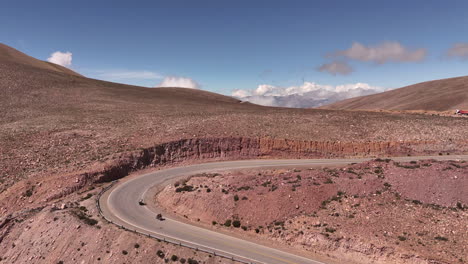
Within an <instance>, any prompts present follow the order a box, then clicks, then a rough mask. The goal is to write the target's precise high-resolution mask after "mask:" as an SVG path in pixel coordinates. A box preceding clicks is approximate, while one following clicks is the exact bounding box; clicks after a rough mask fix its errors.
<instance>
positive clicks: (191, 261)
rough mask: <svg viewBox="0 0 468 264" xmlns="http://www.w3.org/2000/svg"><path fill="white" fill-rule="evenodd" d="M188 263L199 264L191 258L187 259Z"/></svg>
mask: <svg viewBox="0 0 468 264" xmlns="http://www.w3.org/2000/svg"><path fill="white" fill-rule="evenodd" d="M187 263H188V264H198V261H196V260H194V259H191V258H189V259H188V260H187Z"/></svg>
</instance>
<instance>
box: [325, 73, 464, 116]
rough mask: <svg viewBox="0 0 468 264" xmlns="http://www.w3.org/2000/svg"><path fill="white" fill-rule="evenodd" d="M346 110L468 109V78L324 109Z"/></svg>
mask: <svg viewBox="0 0 468 264" xmlns="http://www.w3.org/2000/svg"><path fill="white" fill-rule="evenodd" d="M321 108H322V109H344V110H357V109H361V110H377V109H383V110H434V111H447V110H455V109H466V108H468V76H465V77H457V78H450V79H442V80H435V81H429V82H423V83H418V84H414V85H410V86H406V87H403V88H399V89H395V90H391V91H387V92H383V93H379V94H373V95H368V96H361V97H356V98H351V99H347V100H343V101H340V102H336V103H333V104H330V105H325V106H322V107H321Z"/></svg>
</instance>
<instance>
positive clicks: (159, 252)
mask: <svg viewBox="0 0 468 264" xmlns="http://www.w3.org/2000/svg"><path fill="white" fill-rule="evenodd" d="M156 255H157V256H158V257H160V258H164V256H165V254H164V252H162V250H160V249H159V250H158V251H157V252H156Z"/></svg>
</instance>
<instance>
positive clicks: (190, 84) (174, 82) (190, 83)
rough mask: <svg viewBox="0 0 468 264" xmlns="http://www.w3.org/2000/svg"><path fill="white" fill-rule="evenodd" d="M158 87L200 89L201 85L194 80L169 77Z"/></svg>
mask: <svg viewBox="0 0 468 264" xmlns="http://www.w3.org/2000/svg"><path fill="white" fill-rule="evenodd" d="M156 87H182V88H191V89H200V85H199V84H198V83H197V82H196V81H195V80H193V79H190V78H186V77H177V76H167V77H165V78H164V79H163V80H162V82H161V83H160V84H159V85H157V86H156Z"/></svg>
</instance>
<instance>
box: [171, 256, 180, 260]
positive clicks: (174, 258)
mask: <svg viewBox="0 0 468 264" xmlns="http://www.w3.org/2000/svg"><path fill="white" fill-rule="evenodd" d="M171 260H172V261H177V260H179V257H177V256H176V255H172V257H171Z"/></svg>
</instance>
